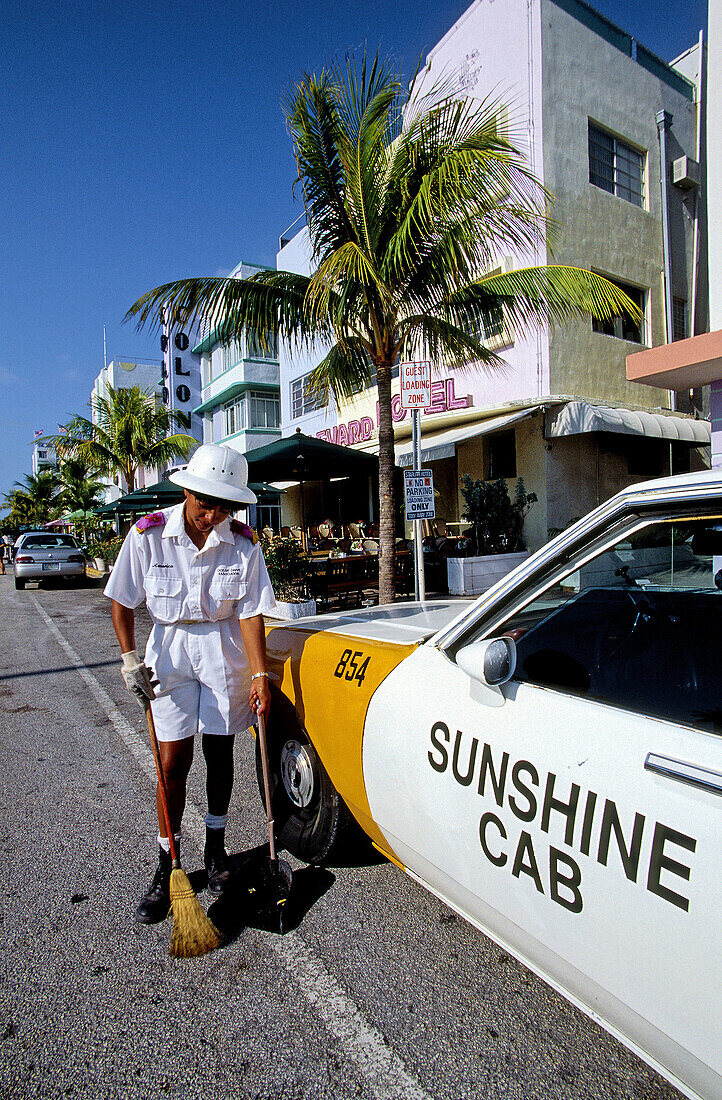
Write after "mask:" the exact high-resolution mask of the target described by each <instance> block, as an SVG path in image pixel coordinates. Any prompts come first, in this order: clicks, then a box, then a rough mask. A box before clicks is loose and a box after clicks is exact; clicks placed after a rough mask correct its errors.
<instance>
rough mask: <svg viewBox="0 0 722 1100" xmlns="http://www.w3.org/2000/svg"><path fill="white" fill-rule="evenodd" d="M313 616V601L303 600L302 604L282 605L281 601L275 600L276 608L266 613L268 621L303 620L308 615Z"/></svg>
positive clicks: (314, 605) (314, 611) (314, 609)
mask: <svg viewBox="0 0 722 1100" xmlns="http://www.w3.org/2000/svg"><path fill="white" fill-rule="evenodd" d="M315 614H316V601H315V600H304V601H303V603H284V602H283V600H277V601H276V606H275V607H274V608H272V609H271V611H267V612H266V615H267V616H268V617H269V618H270V619H305V618H306V617H307V616H308V615H315Z"/></svg>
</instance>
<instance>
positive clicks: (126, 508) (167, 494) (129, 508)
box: [95, 479, 283, 515]
mask: <svg viewBox="0 0 722 1100" xmlns="http://www.w3.org/2000/svg"><path fill="white" fill-rule="evenodd" d="M248 487H249V489H250V490H251V491H252V492H254V493H255V494H256V496H261V495H263V496H265V497H273V498H274V499H277V498H278V497H279V496H280V495H281V493H282V492H283V490H282V489H276V488H275V487H274V486H273V485H266V484H265V483H264V482H255V481H249V483H248ZM182 500H183V490H182V488H181V487H180V485H176V484H175V482H174V481H169V480H168V479H166V480H165V481H157V482H156V483H155V485H149V486H147V487H146V488H145V489H136V490H135V491H134V492H132V493H127V494H126V495H125V496H124V497H120V499H119V500H113V501H110V503H109V504H104V505H103V506H102V507H101V508H96V509H95V511H96V514H97V515H114V514H115V513H116V512H117V513H118V514H120V515H125V514H127V513H129V512H134V513H135V514H136V515H143V513H145V512H152V511H153V509H154V508H170V507H171V506H172V505H173V504H180V502H181V501H182ZM239 507H240V505H239Z"/></svg>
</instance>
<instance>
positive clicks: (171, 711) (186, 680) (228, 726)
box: [145, 616, 253, 741]
mask: <svg viewBox="0 0 722 1100" xmlns="http://www.w3.org/2000/svg"><path fill="white" fill-rule="evenodd" d="M145 663H146V664H147V666H148V668H150V669H152V670H153V672H154V673H155V678H156V679H157V680H158V681H159V686H158V687H157V688H156V699H154V700H153V702H152V703H151V709H152V711H153V718H154V720H155V727H156V733H157V735H158V740H159V741H184V740H185V739H186V738H188V737H194V736H195V734H196V733H201V734H205V733H208V734H215V735H219V736H229V735H233V734H236V733H242V732H243V730H246V729H248V727H249V726H250V725H251V723H252V721H253V715H252V713H251V708H250V705H249V702H248V692H249V689H250V684H251V673H250V669H249V667H248V656H247V654H246V649H245V646H244V645H243V637H242V635H241V628H240V625H239V623H238V619H237V618H236V617H235V616H233V617H232V618H230V619H223V620H222V621H221V622H215V623H189V624H178V625H174V626H160V625H158V624H156V625H154V627H153V629H152V631H151V634H150V637H149V639H148V644H147V646H146V650H145Z"/></svg>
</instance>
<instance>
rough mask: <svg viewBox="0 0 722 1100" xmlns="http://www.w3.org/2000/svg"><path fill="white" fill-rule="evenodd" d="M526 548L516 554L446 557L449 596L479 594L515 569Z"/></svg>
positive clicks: (527, 553) (524, 554) (527, 552)
mask: <svg viewBox="0 0 722 1100" xmlns="http://www.w3.org/2000/svg"><path fill="white" fill-rule="evenodd" d="M528 557H529V551H528V550H521V551H519V552H518V553H516V554H485V555H483V556H482V557H478V558H447V559H446V575H447V577H448V581H449V594H450V595H451V596H479V595H481V593H482V592H486V590H487V588H491V586H492V585H493V584H496V582H497V581H499V580H501V578H502V577H505V576H506V574H507V573H511V571H512V569H516V567H517V565H520V564H521V563H522V562H523V561H524V559H525V558H528Z"/></svg>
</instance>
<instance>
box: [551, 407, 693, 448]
mask: <svg viewBox="0 0 722 1100" xmlns="http://www.w3.org/2000/svg"><path fill="white" fill-rule="evenodd" d="M584 432H616V433H619V434H621V435H636V436H644V437H646V438H648V439H668V440H670V442H679V443H690V444H691V445H692V446H693V447H704V446H709V442H710V424H709V421H708V420H694V419H693V418H692V417H686V416H667V415H666V414H665V413H659V412H649V411H647V410H646V409H645V410H643V409H615V408H612V407H611V406H608V405H591V404H589V403H588V402H586V401H570V402H569V403H568V404H567V405H564V406H563V407H562V408H561V409H559V410H558V411H557V412H555V413H552V414H550V415H549V419H548V422H547V431H546V436H547V439H556V438H559V437H560V436H565V435H580V434H582V433H584Z"/></svg>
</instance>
